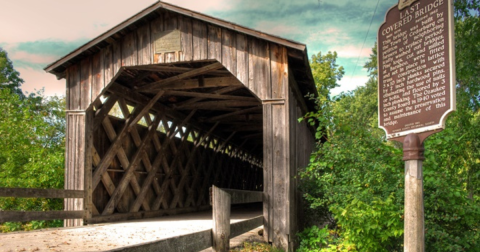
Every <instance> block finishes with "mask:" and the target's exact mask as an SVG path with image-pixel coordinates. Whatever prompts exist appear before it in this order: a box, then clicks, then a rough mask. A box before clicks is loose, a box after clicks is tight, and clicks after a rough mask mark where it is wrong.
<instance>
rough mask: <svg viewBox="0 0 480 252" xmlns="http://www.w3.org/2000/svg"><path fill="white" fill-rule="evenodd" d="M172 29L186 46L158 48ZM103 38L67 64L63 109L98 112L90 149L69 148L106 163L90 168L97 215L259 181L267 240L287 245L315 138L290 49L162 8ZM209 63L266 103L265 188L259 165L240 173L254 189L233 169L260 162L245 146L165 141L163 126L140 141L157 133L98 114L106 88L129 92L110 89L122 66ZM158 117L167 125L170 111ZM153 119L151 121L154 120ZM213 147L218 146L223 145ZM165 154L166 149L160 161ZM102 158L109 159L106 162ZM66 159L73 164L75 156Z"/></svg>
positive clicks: (175, 206) (181, 203)
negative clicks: (249, 158)
mask: <svg viewBox="0 0 480 252" xmlns="http://www.w3.org/2000/svg"><path fill="white" fill-rule="evenodd" d="M174 29H178V30H179V31H180V33H181V47H182V50H181V51H178V52H168V53H154V52H155V47H154V41H155V38H156V35H157V34H158V33H159V32H163V31H168V30H174ZM106 42H107V43H109V45H108V46H105V47H102V49H101V51H100V52H97V53H95V54H93V55H91V56H90V57H87V58H85V59H83V60H82V61H80V62H78V63H76V64H73V65H71V66H69V67H68V69H67V75H66V76H67V109H68V110H71V111H93V110H94V108H95V111H96V114H97V115H96V118H100V119H96V118H95V119H94V121H96V125H100V126H99V127H98V128H97V129H96V131H94V133H92V134H93V136H94V139H95V140H94V148H91V151H89V150H88V149H78V148H77V147H76V146H77V145H78V144H77V143H74V144H73V145H72V144H71V143H68V142H67V149H68V150H69V151H72V149H71V148H77V149H75V151H76V153H78V151H81V155H83V156H87V155H90V154H91V155H92V160H93V167H97V169H98V167H101V169H100V170H95V171H94V172H93V189H92V190H93V195H94V197H93V204H92V205H91V211H92V214H93V219H92V220H93V221H94V222H95V221H98V222H100V221H107V220H114V219H115V218H112V217H111V216H112V215H113V214H116V216H119V217H118V218H120V219H121V218H123V219H125V218H133V217H139V216H140V217H141V216H142V215H139V213H140V212H143V213H153V215H155V214H159V215H160V214H165V213H170V214H171V213H178V212H182V211H191V210H195V209H198V207H202V206H205V204H206V201H205V200H206V198H205V196H204V195H205V194H206V193H207V191H206V188H208V186H209V185H210V184H212V183H213V184H215V185H217V186H219V187H227V188H235V187H238V186H241V187H242V188H245V189H247V188H248V189H261V188H262V186H263V189H264V218H265V219H264V224H265V237H266V239H267V240H268V241H271V242H273V243H275V244H276V245H277V246H279V247H284V248H288V247H289V248H291V247H292V246H293V245H292V244H293V240H294V237H295V232H296V231H297V228H298V226H297V221H296V219H295V218H294V216H295V215H296V214H297V213H298V210H297V208H296V205H297V201H298V197H299V196H298V194H297V193H296V192H297V190H296V186H297V182H296V181H295V180H294V179H293V178H294V175H295V174H296V171H297V168H299V167H304V166H306V164H307V162H308V159H309V155H308V154H309V153H310V152H311V149H312V146H313V137H312V135H311V134H310V132H309V131H308V128H307V126H306V125H305V123H301V124H299V123H298V121H297V118H298V117H300V116H301V115H302V113H303V112H301V111H300V109H299V107H305V106H299V104H298V103H299V102H300V101H299V99H301V98H299V95H298V92H297V95H294V94H293V93H295V92H296V91H295V90H298V88H296V89H295V85H296V83H293V82H292V81H289V79H292V76H291V75H289V71H288V50H289V49H287V48H286V47H284V46H281V45H278V44H275V43H273V42H268V41H266V40H262V39H260V38H257V37H252V36H250V35H246V34H242V33H239V32H237V31H234V30H233V29H227V28H222V27H219V26H216V25H213V24H208V23H206V22H203V21H200V20H197V19H194V18H191V17H188V16H182V15H179V14H176V13H173V12H170V11H166V10H159V11H157V16H156V17H155V18H152V19H148V20H145V22H143V23H142V24H141V25H138V26H137V29H135V30H134V31H131V32H125V33H123V35H122V36H114V37H112V38H109V39H107V40H106ZM206 60H216V61H218V62H220V63H222V65H223V66H224V67H225V68H226V69H227V70H228V71H230V72H231V73H232V74H233V75H234V76H235V77H236V78H237V79H238V80H240V82H241V83H243V85H245V87H246V88H248V89H249V90H250V91H251V92H252V93H253V94H254V95H255V96H256V97H257V98H258V99H259V100H261V101H262V103H263V146H264V147H263V153H264V154H263V166H264V167H263V168H264V169H263V171H260V170H256V171H257V172H263V185H261V184H259V183H258V181H257V180H258V179H259V177H261V176H259V175H258V174H257V173H256V172H251V173H250V174H246V175H245V174H244V175H245V176H246V177H247V178H249V179H250V178H251V179H253V181H254V184H255V185H254V187H255V188H251V184H250V183H252V182H249V180H245V177H242V176H233V175H232V174H235V173H236V171H235V169H237V168H238V169H239V170H245V169H247V168H248V167H250V168H252V167H253V168H255V165H253V166H252V164H251V163H248V162H247V163H245V160H243V161H242V160H238V158H240V157H241V156H242V155H246V154H245V153H241V155H240V154H239V156H238V158H237V157H232V156H231V155H232V153H239V152H238V151H236V150H233V149H230V150H229V151H226V149H224V152H223V153H222V152H218V151H213V149H211V148H208V146H203V147H202V146H201V145H198V146H197V145H195V144H193V145H192V143H190V142H188V141H186V140H184V139H183V140H182V139H173V140H172V141H171V142H170V143H169V144H168V145H167V146H163V143H164V142H165V141H167V140H166V139H167V135H168V134H167V135H166V134H165V133H159V132H153V133H151V137H149V138H148V139H150V140H145V141H147V142H146V143H143V142H144V140H143V139H144V136H146V135H148V134H149V132H152V131H149V130H148V129H147V128H144V127H143V128H142V127H141V126H138V125H137V126H135V127H132V128H129V127H128V126H126V124H128V123H125V121H121V120H120V121H118V120H115V119H113V118H110V119H108V118H109V117H108V116H107V117H106V118H107V119H105V120H103V119H102V117H97V116H98V115H99V114H100V115H102V113H103V111H100V112H98V111H99V110H101V107H110V109H111V106H113V105H114V104H115V103H114V102H112V101H110V102H109V101H108V100H107V102H106V103H104V104H102V103H101V102H100V100H99V96H100V95H101V94H104V95H106V96H110V97H114V98H112V99H114V100H117V99H119V101H120V103H122V99H124V98H125V99H126V97H124V98H121V97H115V95H119V94H118V93H116V94H115V95H114V94H112V92H110V91H111V90H110V89H111V87H112V86H111V85H113V84H112V80H114V79H115V78H116V76H118V74H119V72H121V71H120V70H121V68H122V67H128V66H137V65H149V64H162V63H176V62H189V61H206ZM300 97H301V95H300ZM123 103H124V102H123ZM94 104H96V105H94ZM136 105H138V104H136ZM96 106H97V107H96ZM120 107H122V105H121V106H120ZM123 107H125V106H124V105H123ZM110 109H108V110H107V111H109V110H110ZM139 109H140V110H141V106H140V107H139ZM125 110H128V109H125V108H123V109H122V111H123V112H124V116H126V117H128V116H129V115H128V113H127V112H125ZM132 113H134V112H132ZM154 114H156V113H154ZM103 116H105V114H104V113H103ZM130 119H131V118H130ZM130 119H128V118H127V120H130ZM105 121H110V124H109V125H105ZM160 121H161V122H160V123H163V125H164V126H165V122H164V118H162V119H161V120H160ZM152 123H153V122H149V123H148V125H150V126H152V125H153V124H152ZM176 123H181V122H176ZM107 124H108V122H107ZM165 127H166V128H168V127H167V126H165ZM187 129H188V127H187ZM188 130H193V128H192V129H188ZM126 132H129V133H126ZM197 133H198V134H199V135H198V136H196V137H200V138H201V136H202V134H207V133H208V132H197ZM73 134H76V133H75V132H74V131H72V132H70V131H69V132H67V138H70V137H75V136H74V135H73ZM183 134H187V135H188V133H185V132H184V133H183ZM203 136H205V135H203ZM86 137H87V138H88V136H86ZM86 137H85V136H84V138H86ZM117 137H118V138H119V137H121V139H122V140H121V141H118V143H115V144H116V146H115V151H110V147H111V145H112V144H113V142H116V141H117V140H116V139H117ZM200 138H198V139H200ZM152 139H153V140H152ZM202 141H203V140H202ZM209 141H210V140H209ZM69 144H70V145H69ZM142 144H143V145H145V144H146V145H148V148H147V147H140V146H141V145H142ZM208 144H210V142H208ZM212 144H213V146H217V147H219V146H220V145H221V143H218V142H217V143H212ZM139 148H144V149H145V152H146V154H143V156H142V155H140V154H139V151H138V149H139ZM215 148H216V147H215ZM222 148H225V146H222ZM112 152H113V153H112ZM159 153H164V154H161V155H162V157H161V158H158V160H157V157H158V156H159V155H160V154H159ZM105 156H107V157H108V158H107V159H105ZM67 159H68V161H67V162H76V161H74V158H73V157H67ZM104 159H105V160H106V161H103V160H104ZM102 162H103V163H102ZM133 162H135V164H136V165H135V168H134V169H131V168H129V167H131V165H130V164H131V163H133ZM78 165H81V164H80V163H78V164H75V165H73V164H72V165H70V166H68V167H71V168H68V169H72V172H74V173H75V172H76V171H77V170H75V169H79V168H78ZM249 165H250V166H249ZM253 168H252V169H253ZM255 169H257V168H255ZM84 171H85V170H84ZM151 171H154V172H151ZM72 172H70V173H68V175H66V176H67V180H75V178H76V177H75V176H76V175H74V173H72ZM152 174H154V175H152ZM194 174H200V175H199V176H198V175H197V176H193V175H194ZM202 176H203V177H202ZM205 178H208V179H205ZM144 185H148V186H144ZM197 188H200V189H197ZM72 189H74V188H72ZM75 189H76V188H75ZM159 195H161V196H159ZM149 216H152V214H150V215H149Z"/></svg>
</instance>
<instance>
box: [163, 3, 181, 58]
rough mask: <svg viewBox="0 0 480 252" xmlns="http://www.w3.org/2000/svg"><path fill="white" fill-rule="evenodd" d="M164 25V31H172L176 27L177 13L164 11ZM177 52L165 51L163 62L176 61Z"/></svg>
mask: <svg viewBox="0 0 480 252" xmlns="http://www.w3.org/2000/svg"><path fill="white" fill-rule="evenodd" d="M164 18H165V19H164V25H165V31H173V30H176V29H178V14H176V13H173V12H170V11H168V12H166V13H165V15H164ZM178 58H179V56H178V52H166V53H165V62H166V63H170V62H176V61H178Z"/></svg>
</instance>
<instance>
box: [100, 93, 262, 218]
mask: <svg viewBox="0 0 480 252" xmlns="http://www.w3.org/2000/svg"><path fill="white" fill-rule="evenodd" d="M121 91H125V90H122V87H121V85H116V86H113V87H111V88H110V90H109V91H107V92H106V93H105V94H104V96H103V97H102V99H97V100H96V102H95V103H94V104H93V108H92V109H93V110H94V112H95V116H94V119H93V132H94V133H93V150H92V152H93V153H92V154H93V155H92V158H93V162H92V166H93V167H92V171H93V174H92V176H93V179H92V188H93V195H92V198H93V206H92V208H93V209H92V212H93V216H98V215H110V214H114V213H135V212H141V211H157V210H167V209H185V208H192V207H199V206H206V205H208V204H209V202H208V188H209V187H210V186H212V184H215V185H216V186H219V187H224V188H233V189H243V190H262V183H263V177H262V168H261V167H262V163H261V156H253V155H252V154H251V153H248V152H246V151H245V150H244V146H242V144H240V145H238V144H236V143H233V142H232V141H230V140H231V139H232V137H233V136H234V135H235V133H236V132H231V134H230V135H228V137H227V138H226V139H225V138H220V137H217V136H216V135H215V132H216V130H218V128H219V127H220V126H221V125H220V124H221V123H220V122H216V123H214V124H213V126H212V127H210V129H208V130H206V129H205V128H199V127H197V125H195V124H192V123H191V119H192V117H193V116H194V115H195V113H196V112H197V110H196V109H193V110H191V111H189V113H188V114H186V116H185V117H184V118H181V119H179V118H172V117H171V116H169V115H168V113H165V111H164V110H162V109H161V108H158V107H157V106H151V108H150V109H149V111H148V113H143V112H144V111H143V110H145V108H146V102H142V103H134V102H132V99H129V95H128V94H126V95H125V96H123V97H122V96H121V95H120V94H125V93H124V92H121ZM193 99H195V98H193ZM197 100H199V99H197ZM142 111H143V112H142ZM142 114H144V115H143V116H142ZM245 142H246V141H245ZM245 142H244V143H245ZM257 152H261V150H259V151H257Z"/></svg>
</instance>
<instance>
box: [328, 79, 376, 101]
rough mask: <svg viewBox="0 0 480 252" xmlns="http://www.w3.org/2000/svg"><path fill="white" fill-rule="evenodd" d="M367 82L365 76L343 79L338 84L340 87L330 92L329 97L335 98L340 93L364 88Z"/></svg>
mask: <svg viewBox="0 0 480 252" xmlns="http://www.w3.org/2000/svg"><path fill="white" fill-rule="evenodd" d="M367 81H368V77H367V76H353V77H344V78H343V79H342V80H341V81H339V82H338V84H339V85H340V87H336V88H334V89H332V90H331V95H332V96H335V95H338V94H340V93H342V92H348V91H351V90H354V89H355V88H357V87H360V86H364V85H365V83H367Z"/></svg>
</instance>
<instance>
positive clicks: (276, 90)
mask: <svg viewBox="0 0 480 252" xmlns="http://www.w3.org/2000/svg"><path fill="white" fill-rule="evenodd" d="M287 57H288V55H287V49H286V48H285V47H283V46H279V45H277V44H273V43H272V44H270V61H271V71H272V74H271V76H272V77H271V78H272V82H271V83H272V84H271V98H284V97H285V98H286V97H287V96H286V95H284V94H286V92H288V91H287V90H286V87H287V86H288V59H287ZM288 93H290V92H288Z"/></svg>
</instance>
